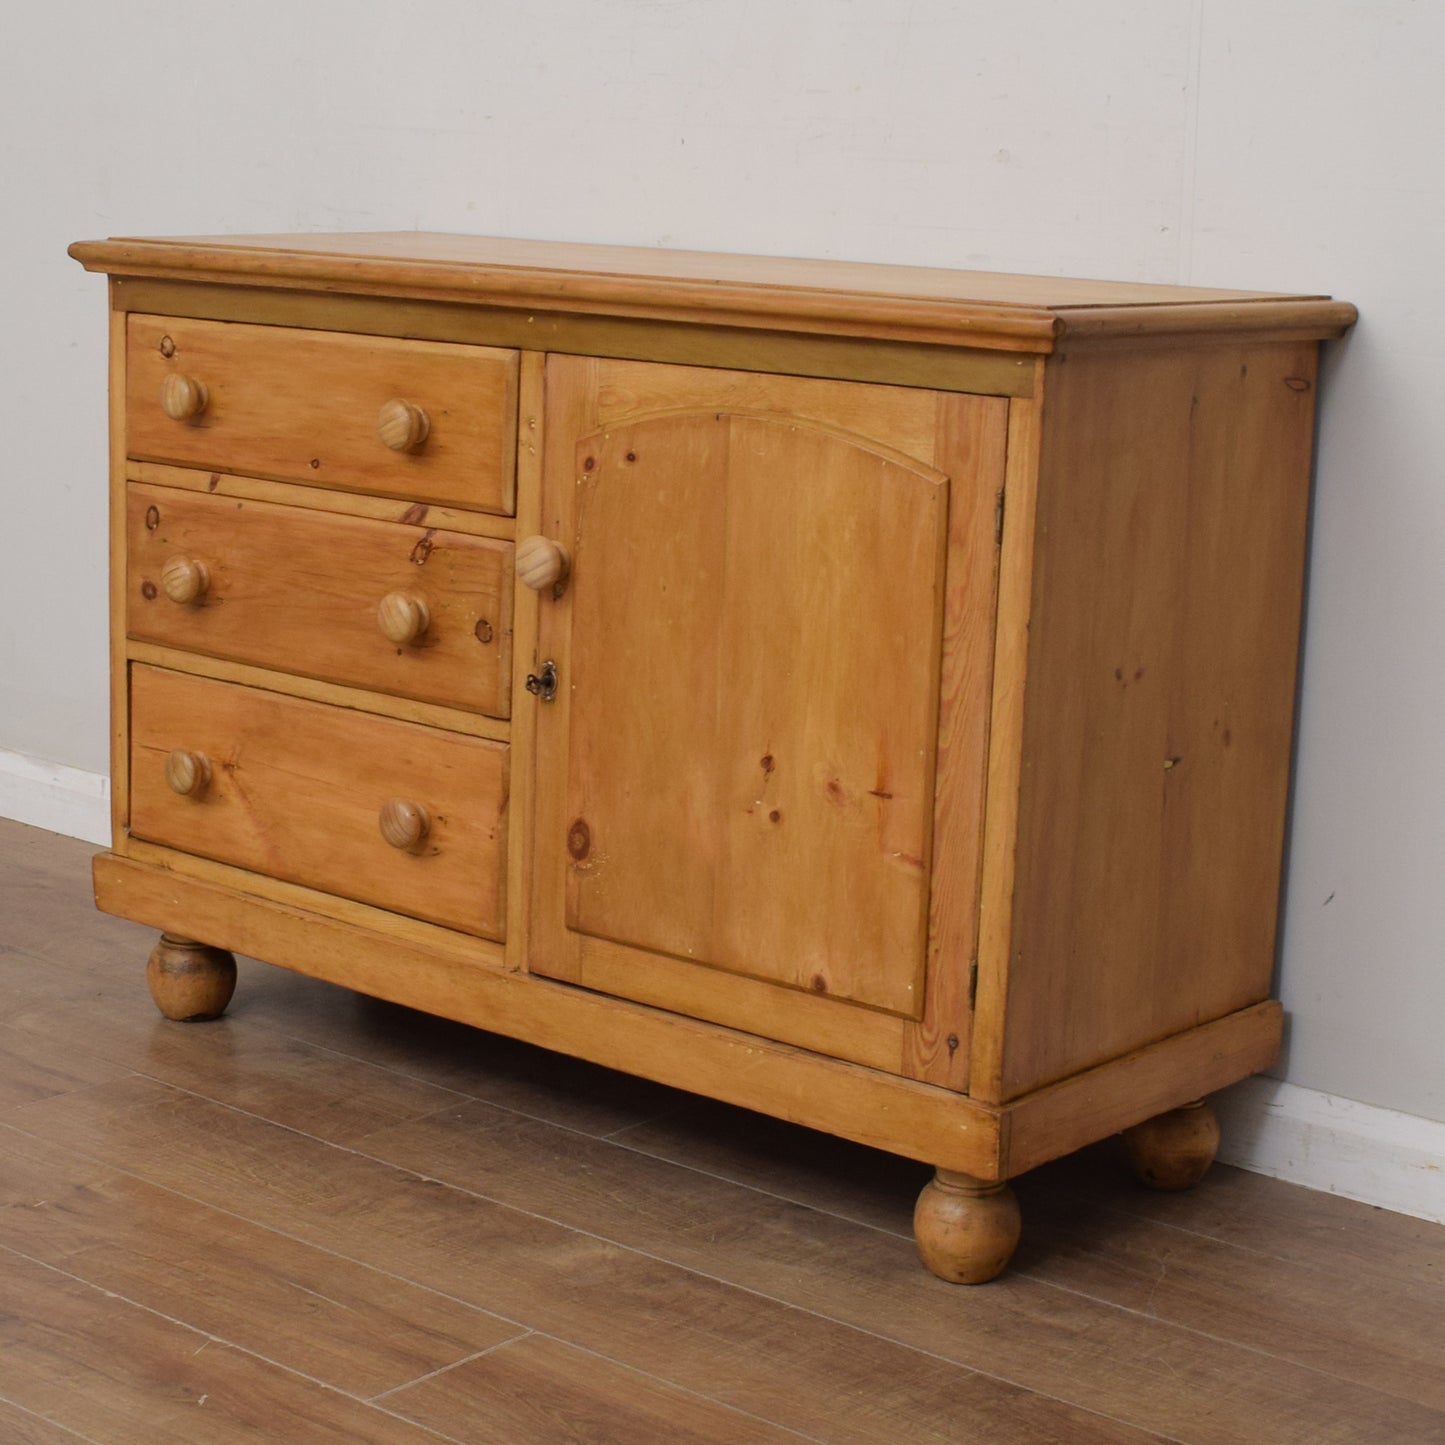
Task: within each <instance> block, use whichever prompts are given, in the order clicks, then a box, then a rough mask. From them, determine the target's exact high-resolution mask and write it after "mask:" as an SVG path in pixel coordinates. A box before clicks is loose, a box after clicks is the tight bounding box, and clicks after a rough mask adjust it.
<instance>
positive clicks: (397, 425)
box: [376, 396, 431, 452]
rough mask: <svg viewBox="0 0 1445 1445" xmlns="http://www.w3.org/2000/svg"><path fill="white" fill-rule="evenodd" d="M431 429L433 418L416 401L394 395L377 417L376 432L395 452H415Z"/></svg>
mask: <svg viewBox="0 0 1445 1445" xmlns="http://www.w3.org/2000/svg"><path fill="white" fill-rule="evenodd" d="M430 431H431V418H430V417H429V416H427V414H426V413H425V412H424V411H423V410H422V409H421V408H420V407H419V406H417V404H416V403H415V402H411V401H405V400H403V399H402V398H401V397H399V396H394V397H392V399H391V400H390V401H388V402H386V403H385V404H384V405H383V406H382V408H381V410H380V411H379V412H378V413H377V417H376V434H377V436H379V437H380V438H381V439H382V441H384V442H385V443H386V444H387V446H389V447H390V448H391V449H392V451H394V452H414V451H415V450H416V449H417V448H418V447H419V446H420V445H421V444H422V443H423V442H424V441H425V440H426V439H427V434H428V433H429V432H430Z"/></svg>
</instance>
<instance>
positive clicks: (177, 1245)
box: [0, 1130, 521, 1397]
mask: <svg viewBox="0 0 1445 1445" xmlns="http://www.w3.org/2000/svg"><path fill="white" fill-rule="evenodd" d="M0 1161H3V1164H4V1174H3V1183H0V1201H3V1206H4V1207H0V1249H3V1250H6V1251H12V1252H14V1253H16V1254H20V1255H23V1256H25V1257H26V1258H27V1259H30V1260H33V1261H36V1262H38V1263H41V1264H44V1265H48V1266H50V1267H51V1268H53V1269H57V1270H63V1271H67V1272H73V1271H74V1270H75V1269H76V1268H77V1267H79V1268H80V1269H81V1270H83V1272H84V1277H85V1279H86V1280H87V1282H89V1283H90V1284H92V1285H95V1286H96V1287H98V1288H100V1289H103V1290H106V1291H108V1292H110V1293H112V1294H114V1295H116V1296H118V1297H120V1298H123V1299H126V1300H129V1301H130V1302H131V1303H132V1304H135V1305H138V1306H140V1307H141V1308H143V1309H147V1310H153V1311H155V1312H156V1313H157V1314H160V1315H165V1316H168V1317H170V1318H171V1319H184V1320H186V1321H187V1322H188V1323H189V1324H190V1325H191V1326H192V1327H193V1328H196V1329H200V1330H202V1331H204V1332H205V1333H207V1334H210V1335H213V1336H215V1337H216V1338H218V1339H224V1340H227V1341H229V1342H230V1343H232V1344H235V1345H238V1346H240V1347H241V1348H243V1349H248V1350H251V1351H253V1352H254V1353H256V1354H258V1355H263V1356H265V1357H266V1358H268V1359H269V1360H271V1361H273V1362H275V1363H276V1364H279V1365H282V1366H283V1367H284V1368H286V1369H289V1370H294V1371H297V1372H299V1373H301V1374H303V1375H306V1376H309V1377H310V1378H311V1379H313V1380H317V1381H320V1382H322V1383H324V1384H327V1385H331V1386H333V1387H335V1388H336V1389H338V1390H344V1391H346V1392H347V1393H349V1394H353V1395H359V1396H367V1397H369V1396H372V1395H377V1394H380V1393H382V1392H383V1391H386V1390H391V1389H395V1388H396V1387H397V1386H399V1385H403V1384H406V1383H407V1382H408V1381H411V1380H414V1379H417V1378H418V1377H419V1376H423V1375H427V1374H430V1373H431V1372H432V1371H433V1370H437V1369H444V1368H445V1367H447V1366H448V1365H452V1364H455V1363H456V1362H457V1361H459V1360H464V1359H466V1358H467V1357H468V1356H470V1355H473V1354H475V1353H476V1352H477V1351H479V1350H485V1349H491V1348H492V1347H494V1346H495V1345H497V1344H500V1343H501V1342H503V1341H505V1340H508V1339H512V1338H514V1337H515V1336H516V1335H517V1334H519V1333H521V1331H520V1330H519V1327H518V1326H516V1325H515V1324H511V1323H509V1322H508V1321H505V1320H502V1319H499V1318H498V1317H497V1316H495V1315H490V1314H487V1313H486V1312H484V1311H482V1310H478V1309H474V1308H472V1307H470V1306H468V1305H464V1304H460V1303H458V1302H457V1301H456V1300H454V1299H451V1298H448V1297H447V1296H446V1295H443V1294H439V1293H436V1292H434V1291H430V1290H426V1289H421V1288H418V1287H417V1286H416V1285H413V1284H409V1283H408V1282H406V1281H405V1280H400V1279H397V1278H396V1277H395V1276H394V1275H391V1274H389V1273H387V1272H386V1271H384V1270H382V1269H374V1268H369V1267H367V1266H365V1265H361V1264H356V1263H354V1262H352V1261H350V1260H347V1259H344V1258H341V1257H340V1256H338V1255H336V1254H334V1253H331V1252H330V1251H328V1250H325V1249H321V1248H317V1247H315V1246H312V1245H306V1244H299V1243H297V1241H295V1240H294V1239H290V1238H288V1237H287V1236H286V1235H285V1234H283V1233H280V1232H278V1231H276V1230H271V1229H264V1228H262V1227H260V1226H258V1225H255V1224H252V1223H250V1222H249V1221H247V1220H244V1219H236V1218H227V1217H226V1216H225V1215H224V1214H222V1213H220V1212H218V1211H217V1210H215V1209H210V1208H207V1207H206V1206H204V1205H202V1204H198V1203H196V1202H195V1201H193V1200H189V1199H185V1198H182V1197H181V1196H179V1195H177V1194H174V1193H171V1192H170V1191H168V1190H165V1189H161V1188H158V1187H157V1186H156V1185H154V1184H149V1183H146V1182H144V1181H143V1180H140V1179H137V1178H135V1177H134V1176H133V1175H131V1174H129V1173H125V1172H121V1171H120V1170H118V1169H115V1168H113V1167H111V1166H108V1165H102V1164H97V1163H95V1162H93V1161H91V1160H88V1159H85V1158H82V1157H81V1156H80V1155H78V1154H75V1153H72V1152H71V1151H69V1150H65V1149H61V1148H58V1147H57V1146H55V1145H53V1144H49V1143H47V1142H45V1141H43V1140H37V1139H33V1138H31V1137H29V1136H27V1135H24V1134H20V1133H17V1132H15V1131H12V1130H5V1131H0Z"/></svg>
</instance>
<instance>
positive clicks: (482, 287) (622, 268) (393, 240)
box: [70, 231, 1356, 352]
mask: <svg viewBox="0 0 1445 1445" xmlns="http://www.w3.org/2000/svg"><path fill="white" fill-rule="evenodd" d="M70 254H71V255H72V256H73V257H75V259H76V260H78V261H79V262H81V264H82V265H84V266H85V267H86V269H87V270H91V271H104V272H109V273H111V274H112V275H116V276H125V277H145V278H159V279H166V280H172V281H191V282H204V283H212V284H214V283H224V284H231V285H245V286H263V287H273V288H284V289H292V290H294V289H302V290H309V291H326V292H344V293H349V294H356V295H373V296H397V297H409V298H413V299H425V300H440V301H449V302H470V303H472V304H483V305H492V306H505V307H509V308H521V309H535V310H545V311H549V312H557V311H565V312H572V313H581V314H594V315H596V314H604V315H614V316H629V317H638V318H654V319H659V320H669V321H687V322H693V323H699V324H708V325H715V326H716V325H722V326H746V327H761V328H765V329H768V330H789V331H800V332H809V333H827V334H841V335H853V336H860V335H873V336H880V337H882V336H887V337H893V338H900V339H903V338H906V339H912V340H916V341H927V342H932V343H936V344H957V345H966V346H975V347H977V346H994V347H999V348H1001V349H1005V350H1011V351H1032V352H1049V351H1052V350H1053V349H1054V348H1055V346H1056V345H1057V343H1058V342H1059V341H1060V340H1061V339H1062V338H1064V337H1068V338H1069V339H1070V342H1071V343H1072V342H1074V341H1077V340H1089V339H1100V340H1103V339H1108V338H1124V337H1139V336H1158V335H1166V336H1167V335H1171V334H1176V335H1186V334H1188V335H1198V334H1201V333H1205V334H1207V333H1211V332H1213V333H1248V334H1250V335H1253V336H1259V335H1261V334H1278V335H1288V336H1294V337H1327V336H1338V335H1340V334H1341V333H1342V332H1343V331H1344V330H1345V329H1346V328H1347V327H1348V326H1350V325H1351V324H1352V323H1353V322H1354V320H1355V314H1356V313H1355V308H1354V307H1353V306H1351V305H1349V304H1347V303H1345V302H1339V301H1334V300H1331V299H1330V298H1329V297H1326V296H1288V295H1278V294H1274V293H1269V292H1257V291H1231V290H1215V289H1210V288H1205V287H1197V286H1167V285H1155V284H1148V283H1141V282H1128V281H1087V280H1070V279H1067V278H1062V277H1052V276H1022V275H1017V276H1016V275H1008V274H1004V273H994V272H981V271H952V270H942V269H936V268H929V267H922V266H890V265H876V264H871V263H864V262H852V261H813V260H804V259H798V258H792V257H780V256H739V255H725V254H718V253H713V252H703V251H665V250H656V249H652V248H648V247H635V246H601V245H580V244H573V243H568V242H556V241H524V240H506V239H499V238H487V237H473V236H452V235H440V234H435V233H429V232H415V231H392V232H371V233H357V234H313V235H275V236H192V237H162V238H139V237H138V238H129V239H113V240H108V241H78V242H76V243H75V245H73V246H72V247H71V248H70Z"/></svg>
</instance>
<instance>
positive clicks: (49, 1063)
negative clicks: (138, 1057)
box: [0, 954, 129, 1117]
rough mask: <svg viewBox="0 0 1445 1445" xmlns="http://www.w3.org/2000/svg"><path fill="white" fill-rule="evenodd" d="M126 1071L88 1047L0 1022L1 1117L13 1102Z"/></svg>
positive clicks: (1, 959)
mask: <svg viewBox="0 0 1445 1445" xmlns="http://www.w3.org/2000/svg"><path fill="white" fill-rule="evenodd" d="M11 957H12V958H13V957H14V956H13V955H12V956H11ZM6 967H7V960H6V958H5V956H4V955H3V954H0V969H4V968H6ZM128 1072H129V1070H127V1069H125V1068H123V1067H121V1066H118V1065H116V1064H112V1063H110V1062H109V1061H108V1060H107V1059H105V1058H102V1057H100V1056H98V1055H97V1054H95V1053H94V1052H93V1051H91V1050H89V1049H87V1050H84V1051H76V1050H74V1049H58V1048H57V1047H56V1046H55V1043H54V1042H53V1041H52V1040H49V1039H43V1038H37V1037H35V1036H34V1035H33V1034H29V1033H26V1032H25V1031H24V1030H22V1029H14V1028H9V1027H7V1026H6V1025H5V1024H3V1023H0V1117H3V1115H4V1113H5V1110H6V1109H9V1108H11V1107H12V1106H13V1105H15V1104H29V1103H33V1102H34V1101H35V1100H36V1099H46V1098H49V1097H50V1096H51V1095H52V1094H64V1093H68V1092H69V1091H70V1090H71V1089H82V1088H85V1087H86V1086H87V1085H90V1084H98V1083H100V1082H101V1081H102V1080H105V1079H121V1078H124V1077H125V1075H126V1074H127V1073H128Z"/></svg>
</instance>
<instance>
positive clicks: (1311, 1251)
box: [1030, 1139, 1445, 1291]
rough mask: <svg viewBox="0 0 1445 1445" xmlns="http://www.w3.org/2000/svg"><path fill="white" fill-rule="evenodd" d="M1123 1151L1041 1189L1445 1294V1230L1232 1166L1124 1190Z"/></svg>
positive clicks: (1315, 1264)
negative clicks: (1176, 1182) (1173, 1186)
mask: <svg viewBox="0 0 1445 1445" xmlns="http://www.w3.org/2000/svg"><path fill="white" fill-rule="evenodd" d="M1127 1171H1128V1165H1127V1163H1126V1162H1125V1159H1124V1149H1123V1143H1122V1141H1121V1140H1118V1139H1107V1140H1104V1141H1103V1142H1101V1143H1099V1144H1096V1145H1094V1146H1092V1147H1091V1148H1089V1149H1083V1150H1080V1151H1079V1153H1078V1154H1075V1155H1070V1156H1069V1157H1067V1158H1064V1159H1058V1160H1055V1161H1054V1162H1053V1163H1052V1164H1047V1165H1045V1166H1044V1167H1043V1168H1042V1169H1038V1170H1035V1171H1034V1173H1033V1175H1031V1176H1030V1178H1031V1179H1032V1180H1034V1181H1036V1182H1037V1184H1038V1185H1039V1187H1041V1188H1048V1189H1050V1190H1052V1191H1054V1192H1056V1193H1059V1194H1064V1193H1067V1194H1070V1195H1074V1196H1077V1197H1080V1198H1084V1199H1090V1200H1094V1201H1098V1202H1101V1203H1104V1204H1107V1206H1108V1207H1109V1208H1111V1209H1114V1210H1117V1211H1119V1212H1122V1213H1127V1214H1136V1215H1139V1216H1140V1217H1141V1218H1146V1219H1150V1220H1153V1221H1154V1222H1155V1223H1158V1224H1170V1225H1174V1226H1175V1227H1176V1228H1179V1229H1187V1230H1189V1231H1190V1232H1191V1233H1194V1234H1199V1235H1203V1236H1205V1237H1206V1238H1209V1239H1217V1240H1219V1241H1220V1242H1222V1243H1225V1244H1233V1245H1236V1246H1237V1247H1238V1248H1240V1249H1243V1250H1247V1251H1249V1252H1250V1253H1252V1254H1265V1255H1271V1256H1273V1257H1274V1258H1276V1259H1282V1260H1288V1261H1290V1262H1291V1263H1294V1264H1299V1265H1302V1266H1305V1267H1306V1268H1310V1269H1318V1270H1323V1271H1327V1272H1329V1273H1331V1274H1337V1275H1340V1276H1357V1277H1359V1278H1361V1279H1369V1280H1370V1281H1372V1282H1373V1283H1374V1284H1375V1285H1376V1286H1377V1287H1381V1288H1383V1289H1386V1290H1388V1289H1391V1288H1393V1287H1395V1286H1397V1285H1403V1286H1407V1287H1410V1288H1423V1287H1426V1286H1431V1287H1433V1288H1435V1289H1437V1290H1441V1291H1445V1225H1440V1224H1436V1223H1434V1222H1433V1221H1431V1220H1427V1219H1416V1218H1413V1217H1412V1216H1410V1215H1408V1214H1395V1213H1393V1212H1391V1211H1390V1210H1388V1209H1380V1208H1378V1207H1376V1206H1375V1205H1371V1204H1361V1203H1359V1202H1358V1201H1356V1200H1353V1199H1342V1198H1340V1197H1339V1196H1338V1195H1333V1194H1328V1193H1325V1192H1324V1191H1322V1190H1317V1189H1306V1188H1304V1187H1303V1186H1301V1185H1298V1184H1288V1183H1285V1182H1284V1181H1283V1180H1279V1179H1269V1178H1266V1177H1265V1176H1264V1175H1262V1174H1252V1173H1250V1172H1249V1171H1247V1170H1244V1169H1232V1168H1229V1167H1227V1166H1224V1167H1217V1168H1215V1169H1212V1170H1211V1171H1210V1173H1209V1176H1208V1178H1207V1180H1206V1184H1207V1186H1208V1187H1207V1188H1203V1189H1188V1190H1184V1191H1183V1192H1182V1193H1177V1194H1175V1193H1167V1192H1160V1191H1157V1190H1153V1189H1144V1188H1132V1189H1131V1188H1124V1189H1120V1188H1119V1187H1118V1183H1117V1181H1118V1180H1119V1179H1121V1178H1125V1177H1126V1176H1127Z"/></svg>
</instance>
